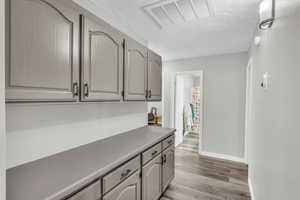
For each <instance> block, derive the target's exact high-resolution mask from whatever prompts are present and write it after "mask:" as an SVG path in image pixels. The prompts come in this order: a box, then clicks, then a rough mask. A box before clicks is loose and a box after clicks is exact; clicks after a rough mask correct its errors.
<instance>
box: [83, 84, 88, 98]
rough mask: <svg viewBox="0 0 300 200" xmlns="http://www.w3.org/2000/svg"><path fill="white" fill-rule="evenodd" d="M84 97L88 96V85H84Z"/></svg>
mask: <svg viewBox="0 0 300 200" xmlns="http://www.w3.org/2000/svg"><path fill="white" fill-rule="evenodd" d="M84 96H86V97H88V96H89V84H88V83H85V84H84Z"/></svg>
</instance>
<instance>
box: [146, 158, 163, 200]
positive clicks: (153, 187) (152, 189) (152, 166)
mask: <svg viewBox="0 0 300 200" xmlns="http://www.w3.org/2000/svg"><path fill="white" fill-rule="evenodd" d="M161 171H162V159H161V154H159V155H158V156H156V158H154V159H153V160H152V161H150V162H149V163H148V164H147V165H145V166H144V167H143V184H142V186H143V200H158V199H159V198H160V196H161V194H162V178H161V177H162V173H161Z"/></svg>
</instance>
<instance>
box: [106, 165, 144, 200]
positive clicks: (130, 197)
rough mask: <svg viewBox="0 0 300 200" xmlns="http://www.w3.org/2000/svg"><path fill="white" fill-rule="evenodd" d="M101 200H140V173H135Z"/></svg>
mask: <svg viewBox="0 0 300 200" xmlns="http://www.w3.org/2000/svg"><path fill="white" fill-rule="evenodd" d="M103 200H141V178H140V171H137V172H135V173H134V174H132V175H131V176H130V177H128V178H127V179H126V180H124V181H123V182H121V183H120V184H119V185H118V186H116V187H115V188H114V189H113V190H111V191H110V192H108V193H107V194H105V195H104V196H103Z"/></svg>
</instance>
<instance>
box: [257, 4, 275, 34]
mask: <svg viewBox="0 0 300 200" xmlns="http://www.w3.org/2000/svg"><path fill="white" fill-rule="evenodd" d="M259 14H260V22H259V28H260V29H262V30H266V29H269V28H271V27H272V25H273V22H274V20H275V0H263V1H262V2H261V3H260V6H259Z"/></svg>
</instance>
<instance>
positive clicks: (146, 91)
mask: <svg viewBox="0 0 300 200" xmlns="http://www.w3.org/2000/svg"><path fill="white" fill-rule="evenodd" d="M145 93H146V95H145V96H146V98H148V90H145Z"/></svg>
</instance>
